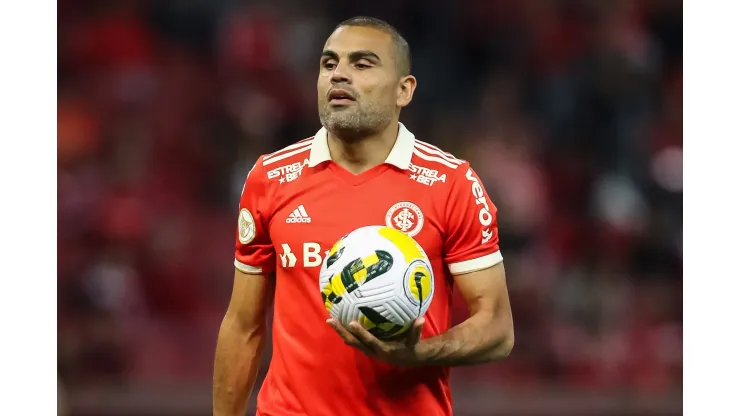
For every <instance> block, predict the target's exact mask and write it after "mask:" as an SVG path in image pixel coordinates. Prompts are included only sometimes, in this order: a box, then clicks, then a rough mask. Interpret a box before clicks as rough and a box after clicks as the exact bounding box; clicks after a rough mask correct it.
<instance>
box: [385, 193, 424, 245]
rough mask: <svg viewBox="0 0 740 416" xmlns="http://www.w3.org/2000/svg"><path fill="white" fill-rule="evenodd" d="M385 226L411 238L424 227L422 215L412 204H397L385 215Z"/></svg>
mask: <svg viewBox="0 0 740 416" xmlns="http://www.w3.org/2000/svg"><path fill="white" fill-rule="evenodd" d="M385 225H387V226H388V227H391V228H395V229H396V230H398V231H402V232H404V233H406V234H408V235H409V236H410V237H413V236H415V235H417V234H419V231H421V227H423V226H424V214H423V213H422V212H421V209H420V208H419V207H418V206H417V205H416V204H414V203H413V202H407V201H404V202H399V203H397V204H395V205H393V206H392V207H390V209H389V210H388V212H387V213H386V214H385Z"/></svg>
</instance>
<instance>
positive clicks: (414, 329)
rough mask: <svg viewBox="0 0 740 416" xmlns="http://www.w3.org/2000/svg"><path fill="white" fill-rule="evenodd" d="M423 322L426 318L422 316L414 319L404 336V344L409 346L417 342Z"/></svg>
mask: <svg viewBox="0 0 740 416" xmlns="http://www.w3.org/2000/svg"><path fill="white" fill-rule="evenodd" d="M424 322H426V320H425V319H424V318H423V317H422V318H419V319H417V320H416V321H414V323H413V324H412V325H411V329H410V330H409V334H408V336H407V337H406V346H407V347H409V348H411V347H413V346H415V345H416V344H418V343H419V340H420V339H421V331H422V330H423V329H424Z"/></svg>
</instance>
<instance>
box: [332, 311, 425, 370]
mask: <svg viewBox="0 0 740 416" xmlns="http://www.w3.org/2000/svg"><path fill="white" fill-rule="evenodd" d="M326 323H328V324H329V325H330V326H331V327H332V328H334V330H335V331H337V333H338V334H339V336H340V337H342V339H343V340H344V343H345V344H347V345H350V346H352V347H355V348H357V349H358V350H360V351H362V352H363V353H364V354H365V355H367V356H368V357H372V358H376V359H378V360H381V361H385V362H387V363H390V364H394V365H398V366H413V365H419V364H422V360H421V356H420V354H419V348H418V346H419V340H420V339H421V330H422V328H423V327H424V318H419V319H417V320H416V321H414V323H413V324H412V325H411V328H409V330H408V332H407V334H406V337H405V338H404V339H403V340H401V341H381V340H379V339H378V338H376V337H375V336H373V335H372V334H371V333H370V332H368V331H367V330H366V329H365V328H363V327H362V325H360V323H359V322H357V321H352V322H351V323H350V324H349V328H345V327H344V326H343V325H342V324H341V323H340V322H338V321H337V320H335V319H328V320H327V321H326Z"/></svg>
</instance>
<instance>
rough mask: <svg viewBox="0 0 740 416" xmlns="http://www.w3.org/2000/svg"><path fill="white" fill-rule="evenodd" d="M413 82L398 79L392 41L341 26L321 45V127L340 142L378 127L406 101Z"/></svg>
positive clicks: (379, 34)
mask: <svg viewBox="0 0 740 416" xmlns="http://www.w3.org/2000/svg"><path fill="white" fill-rule="evenodd" d="M415 86H416V80H415V79H414V78H413V77H411V76H406V77H401V76H400V74H399V72H398V70H397V67H396V59H395V47H394V44H393V38H392V37H391V36H390V35H388V34H386V33H383V32H381V31H379V30H376V29H373V28H367V27H351V26H345V27H340V28H339V29H337V30H336V31H335V32H334V33H333V34H332V35H331V36H330V37H329V39H328V40H327V41H326V45H325V46H324V51H323V53H322V55H321V61H320V69H319V78H318V82H317V90H318V105H319V117H320V119H321V124H322V125H324V127H326V128H327V130H329V131H331V132H333V133H334V134H336V135H338V136H339V137H341V138H343V139H345V140H358V139H361V138H363V137H366V136H368V135H370V134H373V133H376V132H379V131H381V130H382V129H384V128H385V127H386V126H388V124H390V123H391V121H393V120H394V119H396V118H397V117H398V113H399V111H400V108H401V107H405V106H406V105H408V103H409V102H410V101H411V96H412V95H413V90H414V88H415Z"/></svg>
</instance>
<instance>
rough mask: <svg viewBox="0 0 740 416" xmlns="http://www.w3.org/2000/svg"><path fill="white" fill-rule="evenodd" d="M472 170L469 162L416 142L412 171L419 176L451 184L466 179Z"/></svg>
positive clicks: (427, 144) (426, 144) (434, 147)
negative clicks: (468, 171)
mask: <svg viewBox="0 0 740 416" xmlns="http://www.w3.org/2000/svg"><path fill="white" fill-rule="evenodd" d="M469 168H470V163H468V161H466V160H463V159H459V158H457V157H455V156H454V155H453V154H452V153H449V152H446V151H444V150H442V149H440V148H439V147H437V146H434V145H432V144H429V143H427V142H424V141H421V140H416V139H415V140H414V151H413V154H412V157H411V166H410V170H411V171H412V172H413V173H414V174H416V175H419V176H423V177H428V178H430V179H435V178H436V180H435V182H442V183H445V184H448V185H449V184H451V183H452V182H453V179H454V178H456V177H465V172H466V171H467V170H468V169H469Z"/></svg>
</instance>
